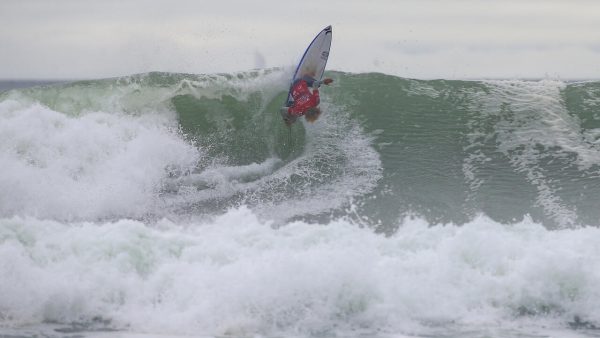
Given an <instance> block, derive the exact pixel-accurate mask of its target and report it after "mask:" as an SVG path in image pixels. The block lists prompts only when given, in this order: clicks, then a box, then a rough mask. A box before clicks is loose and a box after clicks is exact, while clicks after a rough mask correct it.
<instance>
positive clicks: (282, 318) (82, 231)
mask: <svg viewBox="0 0 600 338" xmlns="http://www.w3.org/2000/svg"><path fill="white" fill-rule="evenodd" d="M328 76H330V77H332V78H333V79H334V80H335V81H334V83H333V85H331V86H329V87H324V88H322V90H321V93H322V104H321V106H322V110H323V111H324V113H323V115H322V117H321V119H319V121H317V122H316V123H314V124H309V123H306V122H305V121H301V122H299V123H296V124H295V125H294V126H292V128H291V129H288V128H287V127H286V126H285V125H284V124H283V123H282V121H281V119H280V117H279V115H278V110H279V107H280V105H281V104H282V102H283V101H284V100H285V95H286V92H285V90H284V89H285V88H287V81H288V78H289V74H288V72H287V71H285V70H280V69H270V70H259V71H252V72H246V73H238V74H211V75H191V74H171V73H149V74H140V75H133V76H126V77H121V78H113V79H99V80H88V81H79V82H77V81H76V82H70V83H59V84H41V85H39V86H36V87H30V88H23V89H13V90H7V91H4V92H2V93H0V119H1V120H2V122H1V123H0V162H1V163H2V168H3V169H2V175H1V176H2V177H1V178H0V191H2V192H3V193H2V194H0V274H1V275H2V276H5V277H4V278H2V279H0V290H7V292H5V293H4V294H3V295H0V327H2V328H3V329H4V333H5V334H7V335H8V334H10V335H13V334H15V335H17V336H19V335H22V336H31V335H35V334H39V333H40V332H42V333H44V334H50V335H57V336H60V332H61V331H60V330H63V329H64V328H65V327H67V328H71V329H73V328H75V329H74V330H75V331H76V332H78V334H84V335H88V336H93V335H99V336H103V335H110V334H111V332H118V333H119V334H120V335H122V336H125V335H127V334H137V333H141V334H147V335H150V334H164V335H182V334H194V335H196V334H200V335H203V336H221V335H231V336H248V335H255V334H258V335H264V336H281V335H283V336H320V337H321V336H332V335H337V336H340V335H342V336H362V335H368V336H378V337H385V336H390V335H391V336H419V337H420V336H434V337H480V336H490V337H512V336H516V335H521V336H527V337H529V336H531V337H546V336H565V335H572V336H579V335H583V336H586V335H592V336H593V335H594V334H597V330H596V327H597V326H598V325H599V321H600V307H599V306H598V305H597V304H600V294H599V293H598V292H597V291H596V289H597V288H596V285H597V284H598V282H600V275H598V274H597V271H599V270H598V268H600V267H599V266H598V264H599V263H598V262H600V260H599V258H600V249H598V248H599V247H600V246H599V245H598V238H599V237H598V235H599V234H598V231H599V230H598V227H597V226H598V224H599V223H598V219H599V217H600V211H599V210H598V208H597V204H598V203H597V201H598V198H597V196H598V195H599V193H600V180H599V173H600V167H599V163H600V161H599V160H600V152H599V150H600V149H599V145H598V138H599V137H600V133H599V131H598V130H599V129H598V128H599V127H600V122H599V121H600V115H598V113H597V107H598V104H599V103H600V84H599V83H598V82H594V81H587V82H563V81H555V80H538V81H522V80H483V81H448V80H428V81H425V80H413V79H405V78H400V77H395V76H391V75H385V74H376V73H365V74H351V73H342V72H330V73H328ZM77 328H79V329H77ZM57 330H58V331H57ZM97 330H100V332H99V331H97ZM105 330H109V332H108V333H107V332H105ZM114 330H117V331H114ZM36 332H37V333H36Z"/></svg>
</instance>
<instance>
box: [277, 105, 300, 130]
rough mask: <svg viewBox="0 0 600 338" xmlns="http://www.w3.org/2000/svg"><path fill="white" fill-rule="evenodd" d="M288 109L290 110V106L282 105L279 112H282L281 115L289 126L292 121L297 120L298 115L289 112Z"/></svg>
mask: <svg viewBox="0 0 600 338" xmlns="http://www.w3.org/2000/svg"><path fill="white" fill-rule="evenodd" d="M287 110H288V107H282V108H281V109H280V110H279V114H281V117H282V118H283V121H284V122H285V124H287V125H288V126H289V125H291V124H292V123H294V122H296V117H295V116H292V115H290V114H288V111H287Z"/></svg>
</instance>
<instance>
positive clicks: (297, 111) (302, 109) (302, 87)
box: [281, 76, 333, 126]
mask: <svg viewBox="0 0 600 338" xmlns="http://www.w3.org/2000/svg"><path fill="white" fill-rule="evenodd" d="M332 82H333V80H332V79H329V78H327V79H324V80H323V81H317V80H315V79H314V78H313V77H311V76H304V77H302V78H300V79H298V80H296V82H294V84H293V85H292V89H291V96H292V100H290V102H288V103H287V105H286V107H283V108H282V109H281V116H282V117H283V120H284V121H285V123H286V124H287V125H288V126H289V125H291V124H292V123H294V122H296V119H297V118H298V117H300V116H302V115H304V118H305V119H306V121H308V122H315V121H316V120H317V119H318V118H319V116H320V115H321V109H320V108H319V107H318V105H319V102H320V98H319V87H320V86H321V84H325V85H329V84H330V83H332ZM309 88H312V89H313V90H312V92H311V90H310V89H309Z"/></svg>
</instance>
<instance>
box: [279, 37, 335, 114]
mask: <svg viewBox="0 0 600 338" xmlns="http://www.w3.org/2000/svg"><path fill="white" fill-rule="evenodd" d="M331 35H332V33H331V26H327V27H325V28H324V29H323V30H322V31H321V32H320V33H319V34H317V36H315V38H314V39H313V40H312V42H311V43H310V45H308V48H306V51H304V54H303V55H302V58H301V59H300V62H299V63H298V67H296V71H295V72H294V76H293V77H292V81H291V83H290V90H289V91H288V96H287V100H286V104H285V106H286V107H289V106H290V105H291V103H292V101H293V100H292V86H293V85H294V82H296V80H298V79H301V78H302V77H304V76H311V77H312V78H314V79H315V80H319V81H321V79H322V78H323V73H325V66H326V65H327V59H328V58H329V49H330V48H331Z"/></svg>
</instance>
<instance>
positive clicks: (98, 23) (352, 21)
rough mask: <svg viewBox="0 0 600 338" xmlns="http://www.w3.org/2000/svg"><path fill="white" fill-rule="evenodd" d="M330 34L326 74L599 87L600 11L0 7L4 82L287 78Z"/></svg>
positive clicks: (578, 4) (544, 0)
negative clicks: (240, 74) (264, 72)
mask: <svg viewBox="0 0 600 338" xmlns="http://www.w3.org/2000/svg"><path fill="white" fill-rule="evenodd" d="M329 24H331V25H333V34H334V35H333V44H332V50H331V54H330V59H329V64H328V69H334V70H342V71H352V72H364V71H377V72H384V73H390V74H396V75H399V76H403V77H412V78H426V79H429V78H447V79H460V78H498V77H501V78H540V77H541V78H544V77H548V78H558V79H574V78H587V79H600V1H597V0H574V1H569V0H564V1H552V0H502V1H492V0H455V1H443V0H415V1H404V0H373V1H358V0H356V1H352V0H321V1H313V0H301V1H282V0H252V1H243V0H240V1H227V0H211V1H204V0H189V1H187V0H186V1H177V0H174V1H152V0H143V1H142V0H102V1H87V0H53V1H48V0H0V28H1V29H0V48H1V50H0V78H4V79H23V78H27V79H61V78H68V79H74V78H101V77H112V76H121V75H129V74H135V73H143V72H148V71H169V72H185V73H221V72H232V71H245V70H250V69H254V68H270V67H281V66H283V67H291V66H292V65H293V64H294V63H295V62H296V61H297V60H298V59H299V57H300V56H301V54H302V53H303V52H304V49H305V48H306V45H307V44H308V43H309V42H310V41H311V40H312V38H313V37H314V35H316V34H317V33H318V32H319V31H320V30H321V29H322V28H324V27H325V26H327V25H329Z"/></svg>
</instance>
